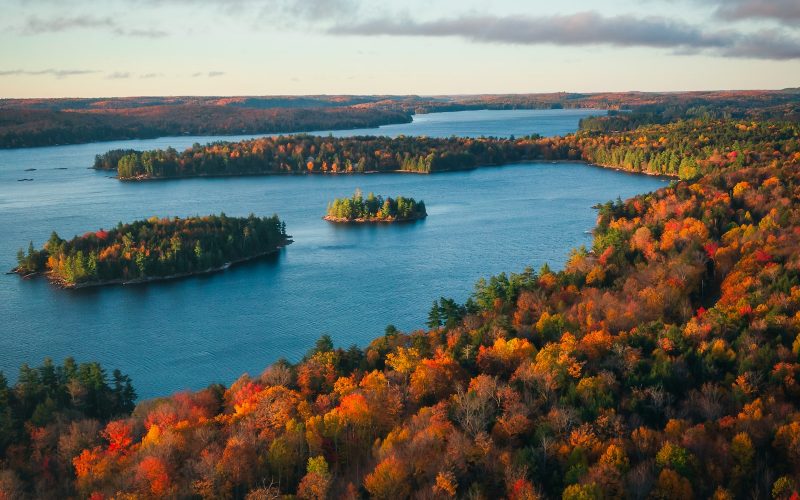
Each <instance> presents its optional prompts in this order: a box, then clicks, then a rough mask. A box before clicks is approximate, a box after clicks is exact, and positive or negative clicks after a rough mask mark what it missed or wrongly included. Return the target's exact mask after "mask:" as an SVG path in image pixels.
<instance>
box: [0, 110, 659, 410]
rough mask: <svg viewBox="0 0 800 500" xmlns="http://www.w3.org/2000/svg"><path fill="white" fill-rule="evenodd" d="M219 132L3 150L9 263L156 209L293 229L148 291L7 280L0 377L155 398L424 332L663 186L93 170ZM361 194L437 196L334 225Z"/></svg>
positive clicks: (557, 259) (424, 120)
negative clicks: (40, 378)
mask: <svg viewBox="0 0 800 500" xmlns="http://www.w3.org/2000/svg"><path fill="white" fill-rule="evenodd" d="M577 119H578V118H577V115H576V113H575V112H573V111H563V112H558V111H546V112H541V111H540V112H532V111H489V112H487V111H477V112H461V113H441V114H431V115H420V116H418V117H416V118H415V122H414V123H412V124H406V125H398V126H391V127H382V128H381V129H380V133H384V132H385V133H389V134H399V133H403V134H409V135H410V134H415V133H419V134H425V135H451V133H458V134H464V135H509V134H515V135H523V134H527V133H531V132H537V133H541V134H543V135H548V134H553V133H564V131H565V130H574V129H575V127H576V126H577ZM504 122H507V123H508V127H507V128H505V129H504V128H503V127H504V125H503V123H504ZM523 128H526V129H527V132H520V130H522V129H523ZM390 129H391V130H390ZM365 132H366V133H376V130H371V131H365ZM351 133H352V132H351ZM209 139H210V138H196V137H181V138H163V139H155V140H149V141H118V142H115V143H95V144H85V145H75V146H60V147H50V148H37V149H19V150H8V151H0V269H3V270H7V269H10V268H12V267H13V266H14V264H15V254H16V251H17V249H18V248H20V247H23V246H27V243H28V241H29V240H33V242H34V244H35V245H36V246H40V245H41V244H42V243H43V242H44V241H45V240H46V239H47V238H48V236H49V235H50V232H51V231H52V230H56V231H58V233H59V234H60V235H61V236H62V237H71V236H73V235H75V234H82V233H83V232H85V231H88V230H94V229H98V228H101V227H104V228H108V227H111V226H112V225H114V224H116V223H117V222H119V221H132V220H134V219H139V218H143V217H149V216H152V215H159V216H190V215H197V214H209V213H218V212H220V211H224V212H225V213H227V214H228V215H236V216H238V215H247V214H248V213H250V212H254V213H256V214H259V215H270V214H272V213H278V214H279V215H280V216H281V218H282V219H284V220H285V221H286V224H287V228H288V231H289V233H290V234H292V235H293V236H294V239H295V243H294V244H292V245H291V246H289V247H288V248H286V249H284V250H282V251H281V253H280V254H279V255H278V256H275V257H274V258H270V259H265V260H261V261H258V262H253V263H249V264H244V265H241V266H235V267H233V268H231V269H230V270H228V271H227V272H222V273H217V274H214V275H208V276H203V277H193V278H189V279H185V280H180V281H174V282H163V283H155V284H149V285H142V286H124V287H121V286H118V287H106V288H98V289H89V290H78V291H66V290H59V289H56V288H53V287H52V286H50V285H48V284H47V283H46V282H45V281H44V280H21V279H20V278H19V277H18V276H15V275H4V274H3V275H0V370H2V371H4V372H5V373H6V374H8V375H9V376H10V378H12V379H13V378H15V377H16V373H17V369H18V367H19V365H20V364H21V363H23V362H27V363H29V364H39V363H40V362H41V361H42V359H43V358H44V357H45V356H50V357H52V358H54V359H55V360H56V361H61V360H62V359H63V358H64V357H66V356H74V357H75V358H76V359H77V360H78V361H89V360H98V361H100V362H101V363H103V365H104V366H106V367H108V368H109V369H110V368H115V367H117V368H120V369H121V370H122V371H123V372H125V373H128V374H130V375H131V376H132V378H133V380H134V384H135V386H136V388H137V390H138V392H139V394H140V396H141V397H144V398H146V397H152V396H156V395H163V394H167V393H170V392H173V391H177V390H182V389H187V388H188V389H196V388H200V387H203V386H205V385H207V384H209V383H212V382H223V383H230V382H231V381H232V380H234V379H235V378H237V377H238V376H239V375H240V374H242V373H244V372H250V373H253V374H257V373H259V372H260V371H261V370H263V369H264V368H265V367H266V366H267V365H269V364H270V363H271V362H273V361H275V360H276V359H278V358H280V357H286V358H288V359H290V360H297V359H298V358H299V357H301V356H302V354H303V353H304V352H305V351H306V350H307V349H308V347H309V346H310V345H311V344H312V343H313V341H314V340H315V339H316V338H318V337H319V335H321V334H322V333H329V334H330V335H331V336H332V337H333V339H334V342H335V343H336V344H337V345H342V346H345V347H346V346H348V345H350V344H354V343H355V344H358V345H361V346H364V345H366V344H367V343H369V341H370V340H371V339H372V338H374V337H376V336H378V335H380V334H382V332H383V329H384V327H385V326H386V325H387V324H389V323H392V324H394V325H396V326H397V327H398V328H400V329H401V330H405V331H409V330H412V329H415V328H420V327H422V326H423V324H424V321H425V318H426V316H427V311H428V309H429V308H430V304H431V302H432V301H433V300H434V299H435V298H438V297H439V296H440V295H445V296H451V297H453V298H455V299H456V300H459V301H463V300H465V299H466V298H467V297H468V296H469V294H470V292H471V291H472V289H473V285H474V283H475V281H476V280H477V279H478V278H480V277H483V276H488V275H491V274H496V273H499V272H501V271H521V270H522V269H523V268H524V267H525V266H526V265H532V266H534V267H535V268H537V269H538V267H539V266H541V265H542V264H543V263H545V262H547V263H549V264H550V265H551V266H554V267H560V266H563V264H564V262H565V260H566V257H567V255H568V252H569V249H570V248H573V247H576V246H578V245H581V244H587V243H589V242H590V239H589V236H588V234H587V231H589V230H591V228H592V226H593V225H594V220H595V216H596V213H595V211H594V210H593V209H591V208H590V207H591V206H592V205H594V204H595V203H597V202H601V201H606V200H608V199H613V198H616V197H617V196H621V197H622V198H626V197H629V196H632V195H634V194H637V193H643V192H647V191H651V190H654V189H657V188H659V187H661V186H663V185H664V184H665V181H663V180H661V179H657V178H653V177H646V176H635V175H629V174H624V173H620V172H616V171H611V170H603V169H600V168H596V167H591V166H587V165H583V164H579V163H559V164H551V163H530V164H519V165H512V166H505V167H491V168H483V169H478V170H474V171H469V172H457V173H444V174H436V175H430V176H422V175H413V174H405V175H403V174H388V175H363V176H297V177H286V176H276V177H246V178H221V179H220V178H217V179H186V180H176V181H163V182H145V183H122V182H118V181H116V180H115V179H112V178H109V177H108V173H101V172H95V171H93V170H89V169H87V167H88V166H89V165H90V164H91V162H92V159H93V157H94V155H95V154H97V153H101V152H104V151H106V150H108V149H110V148H114V147H134V148H140V149H142V148H152V147H166V146H168V145H171V146H174V147H178V148H180V147H185V146H188V145H190V144H191V143H193V142H196V141H197V142H205V141H207V140H209ZM28 168H35V169H36V170H35V171H25V169H28ZM62 169H66V170H62ZM20 178H33V179H34V181H32V182H18V181H17V179H20ZM356 187H360V188H361V189H362V190H363V191H364V192H365V193H366V192H370V191H374V192H375V193H379V194H385V195H396V194H403V195H407V196H413V197H415V198H417V199H424V200H425V203H426V206H427V208H428V213H429V217H428V218H427V219H426V220H425V221H421V222H418V223H415V224H410V225H397V226H374V227H370V226H367V227H346V226H336V225H331V224H329V223H326V222H325V221H323V220H322V219H321V217H322V215H323V214H324V211H325V207H326V205H327V203H328V201H330V200H331V199H333V198H335V197H340V196H347V195H350V194H351V193H352V192H353V190H354V189H355V188H356Z"/></svg>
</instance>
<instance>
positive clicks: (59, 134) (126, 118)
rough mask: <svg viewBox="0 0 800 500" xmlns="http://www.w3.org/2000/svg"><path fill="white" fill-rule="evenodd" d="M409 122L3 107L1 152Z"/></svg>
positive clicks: (215, 111) (388, 116) (252, 112)
mask: <svg viewBox="0 0 800 500" xmlns="http://www.w3.org/2000/svg"><path fill="white" fill-rule="evenodd" d="M0 108H2V107H0ZM410 121H411V114H410V113H409V112H404V111H396V110H389V109H378V108H373V109H368V108H355V107H327V108H285V107H278V108H268V109H263V108H243V107H241V106H240V105H238V104H231V105H227V106H208V105H194V104H191V105H189V104H187V105H182V106H150V107H143V108H132V109H116V108H112V109H103V110H80V111H77V110H68V111H63V110H51V109H38V108H37V109H19V108H4V109H3V111H2V113H0V148H24V147H34V146H55V145H60V144H80V143H86V142H98V141H111V140H124V139H147V138H153V137H162V136H179V135H237V134H270V133H281V132H296V131H302V130H336V129H353V128H370V127H378V126H380V125H387V124H392V123H407V122H410Z"/></svg>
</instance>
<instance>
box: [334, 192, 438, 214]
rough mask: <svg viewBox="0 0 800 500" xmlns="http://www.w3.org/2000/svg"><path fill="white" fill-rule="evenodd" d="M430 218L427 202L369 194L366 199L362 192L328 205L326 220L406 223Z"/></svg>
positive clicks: (337, 199)
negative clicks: (426, 206) (426, 208)
mask: <svg viewBox="0 0 800 500" xmlns="http://www.w3.org/2000/svg"><path fill="white" fill-rule="evenodd" d="M427 216H428V212H427V211H426V210H425V202H424V201H422V200H419V201H416V200H414V198H404V197H403V196H397V197H395V198H391V197H386V198H384V197H383V196H381V195H378V196H375V194H374V193H369V194H368V195H367V197H366V198H364V196H363V194H362V193H361V190H359V189H356V192H355V193H354V194H353V196H351V197H350V198H336V199H335V200H333V201H332V202H331V203H329V204H328V211H327V213H326V214H325V217H324V219H325V220H327V221H331V222H404V221H412V220H419V219H424V218H425V217H427Z"/></svg>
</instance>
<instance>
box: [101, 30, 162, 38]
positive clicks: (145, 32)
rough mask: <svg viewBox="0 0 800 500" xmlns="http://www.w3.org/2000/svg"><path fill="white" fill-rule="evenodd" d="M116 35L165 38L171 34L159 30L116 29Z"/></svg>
mask: <svg viewBox="0 0 800 500" xmlns="http://www.w3.org/2000/svg"><path fill="white" fill-rule="evenodd" d="M113 31H114V33H116V34H117V35H121V36H132V37H140V38H163V37H165V36H167V35H169V33H167V32H166V31H163V30H157V29H152V28H148V29H129V30H126V29H122V28H114V30H113Z"/></svg>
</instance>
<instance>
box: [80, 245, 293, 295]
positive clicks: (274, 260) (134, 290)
mask: <svg viewBox="0 0 800 500" xmlns="http://www.w3.org/2000/svg"><path fill="white" fill-rule="evenodd" d="M284 258H286V247H283V248H279V249H278V250H277V251H276V252H273V253H270V254H267V255H263V256H261V257H258V258H255V259H251V260H246V261H244V262H237V263H235V264H233V265H231V266H230V267H227V268H225V269H220V270H218V271H211V272H206V273H198V274H189V275H186V276H179V277H176V278H170V279H165V280H155V281H146V282H141V283H127V284H115V285H103V286H92V287H87V288H78V289H67V290H65V291H66V292H68V293H70V294H72V296H74V297H80V298H92V297H99V295H100V294H101V293H103V291H104V289H107V288H124V289H125V291H126V292H129V293H131V294H132V295H133V296H134V297H138V298H142V297H146V296H148V295H151V294H152V293H154V292H156V291H158V292H159V293H160V292H170V291H175V290H178V289H180V288H183V287H184V286H185V285H186V283H187V282H190V281H192V280H194V281H196V282H197V283H198V284H199V283H210V282H212V281H213V280H215V279H219V278H220V276H221V275H223V274H228V275H230V276H236V275H237V274H239V273H247V274H250V273H253V272H254V271H260V270H266V269H270V270H275V269H278V268H279V266H280V261H281V260H282V259H284Z"/></svg>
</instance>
